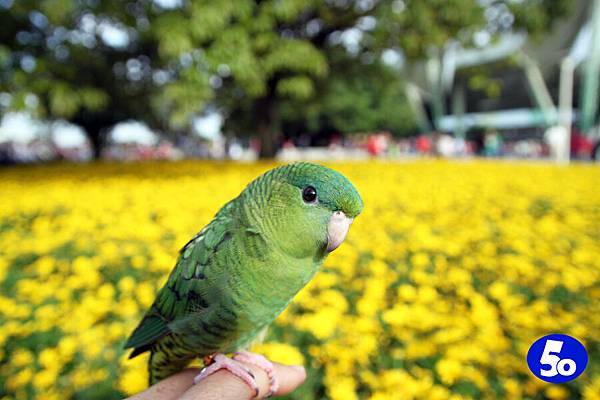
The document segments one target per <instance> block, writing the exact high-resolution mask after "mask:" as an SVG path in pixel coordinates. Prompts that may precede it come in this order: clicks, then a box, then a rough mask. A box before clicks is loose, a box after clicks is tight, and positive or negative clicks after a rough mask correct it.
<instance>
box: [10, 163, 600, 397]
mask: <svg viewBox="0 0 600 400" xmlns="http://www.w3.org/2000/svg"><path fill="white" fill-rule="evenodd" d="M270 167H272V165H271V164H260V163H259V164H253V165H237V164H232V163H208V162H180V163H160V162H156V163H143V164H130V165H127V164H120V165H118V164H96V165H55V166H49V167H24V168H14V169H4V170H0V345H1V346H0V398H6V399H8V398H17V399H27V398H38V399H66V398H82V399H96V398H97V399H110V398H120V397H121V396H124V395H126V394H131V393H135V392H137V391H139V390H141V389H143V388H144V387H145V385H146V380H147V375H146V361H147V356H146V355H144V356H141V357H138V358H136V359H134V360H127V353H126V352H124V351H123V350H122V345H123V343H124V341H125V339H126V338H127V336H128V334H129V333H130V331H131V330H132V329H133V328H134V327H135V326H136V324H137V322H138V321H139V319H140V317H141V315H142V314H143V312H144V311H145V310H146V308H147V307H148V306H149V305H150V304H151V303H152V301H153V299H154V295H155V292H156V290H157V289H158V288H159V287H160V285H161V284H162V283H163V282H164V281H165V279H166V276H167V274H168V273H169V271H170V270H171V268H172V266H173V265H174V262H175V258H176V256H177V253H178V250H179V248H180V247H181V246H182V245H183V244H185V243H186V241H187V240H188V239H189V238H190V237H191V236H192V235H193V234H195V233H196V232H197V231H198V230H199V229H200V228H202V227H203V226H204V224H205V223H207V222H208V221H209V220H210V219H211V217H212V215H214V213H215V212H216V211H217V209H218V208H219V207H220V206H221V205H223V204H224V203H225V202H226V201H227V200H229V199H231V198H232V197H234V196H235V195H237V194H238V193H239V192H240V191H241V190H242V188H243V187H244V186H245V185H246V184H247V183H248V182H249V181H250V180H251V179H253V178H254V177H256V176H257V175H258V174H260V173H261V172H263V171H265V170H266V169H268V168H270ZM334 167H335V168H336V169H338V170H340V171H341V172H343V173H344V174H346V175H347V176H348V177H349V178H350V179H351V180H352V181H353V182H355V184H356V186H357V187H358V189H359V191H360V192H361V194H362V195H363V198H364V200H365V205H366V207H365V211H364V214H363V215H361V216H360V217H359V218H358V219H357V220H356V222H355V223H354V226H353V228H352V229H351V231H350V235H349V238H348V240H347V243H346V244H345V245H343V246H341V247H340V249H338V250H337V251H335V252H334V253H332V255H331V256H330V257H329V259H328V261H327V263H326V266H325V268H324V270H323V271H322V272H320V273H319V274H318V275H317V277H316V279H315V280H314V281H313V282H311V283H310V284H309V286H308V287H307V288H306V289H305V290H303V291H302V292H301V293H300V294H299V295H298V296H297V298H296V300H295V301H294V303H293V305H292V306H290V308H289V309H288V310H286V311H285V312H284V314H282V315H281V317H280V318H279V319H278V320H277V323H276V325H275V326H274V327H273V329H272V330H271V333H270V336H269V337H268V339H267V343H266V344H263V345H261V346H258V348H257V350H259V351H262V352H264V353H265V354H267V355H268V356H269V357H271V358H273V359H275V360H280V361H282V362H288V363H304V364H305V365H306V366H307V367H308V369H309V370H308V374H309V378H308V380H307V382H306V383H305V385H303V386H302V388H301V389H300V390H299V391H297V392H296V393H295V394H294V395H293V396H292V398H298V399H313V398H314V399H320V398H331V399H340V400H352V399H357V398H360V399H363V398H364V399H378V400H380V399H413V398H414V399H417V398H419V399H420V398H422V399H425V398H427V399H468V398H483V399H493V398H509V399H516V398H530V399H542V398H553V399H561V398H564V399H573V398H585V399H599V398H600V365H599V363H598V359H599V357H600V350H599V344H598V339H599V337H598V336H599V332H600V312H599V310H600V307H599V306H600V300H599V299H600V286H599V285H598V282H599V281H600V257H599V255H600V191H599V190H598V182H600V169H598V168H597V167H594V166H581V165H579V166H571V167H565V168H559V167H554V166H548V165H537V164H509V163H503V162H484V161H474V162H462V163H461V162H443V161H421V162H411V163H380V162H369V163H356V164H339V165H335V166H334ZM551 332H560V333H566V334H570V335H573V336H575V337H577V338H578V339H579V340H581V341H582V342H583V343H584V345H585V346H586V348H587V350H588V353H589V356H590V363H589V365H588V369H587V371H586V372H585V373H584V374H583V375H582V376H581V377H580V378H578V379H577V380H576V381H574V382H571V383H569V384H566V385H551V384H546V383H544V382H541V381H539V380H537V379H536V378H535V377H533V376H532V375H531V374H530V373H529V371H528V369H527V365H526V362H525V355H526V353H527V349H528V347H529V345H530V344H531V343H532V342H533V341H534V340H535V339H537V338H538V337H540V336H542V335H544V334H547V333H551Z"/></svg>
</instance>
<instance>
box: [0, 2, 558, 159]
mask: <svg viewBox="0 0 600 400" xmlns="http://www.w3.org/2000/svg"><path fill="white" fill-rule="evenodd" d="M568 4H569V2H568V1H567V0H540V1H523V2H513V1H494V2H491V3H490V4H489V5H485V3H484V2H480V1H476V0H404V1H402V0H393V1H392V0H380V1H377V0H338V1H332V0H263V1H253V0H236V1H229V0H212V1H201V0H188V1H183V0H181V1H177V0H173V1H169V2H167V1H165V0H160V1H159V0H154V1H152V0H137V1H136V0H132V1H129V2H127V3H126V4H124V3H123V2H121V1H116V0H103V1H95V0H40V1H34V0H20V1H18V2H14V3H13V2H12V1H10V0H4V1H0V8H2V9H1V10H0V24H2V25H1V26H2V27H3V29H2V30H0V39H1V43H2V45H1V46H0V91H3V92H4V93H5V94H6V93H8V94H9V97H10V105H9V106H10V107H11V108H29V109H31V110H34V111H35V112H36V113H38V114H40V115H42V116H47V117H50V118H56V117H63V118H68V119H71V120H73V121H75V122H77V123H79V124H81V125H82V126H83V127H84V128H85V129H86V131H87V132H88V134H89V135H90V138H91V139H92V141H93V143H94V144H95V145H96V149H99V148H100V146H101V145H102V131H103V130H104V129H105V128H106V127H108V126H111V125H112V124H114V123H115V122H118V121H121V120H124V119H129V118H133V119H140V120H143V121H145V122H146V123H148V124H149V125H150V126H152V127H154V128H158V129H162V130H168V131H184V130H186V129H187V126H189V123H190V118H191V117H192V116H193V115H197V114H198V113H200V112H202V110H203V108H204V107H205V105H206V104H209V103H210V104H214V105H216V106H217V107H219V108H221V109H222V110H223V111H224V113H225V114H226V116H227V119H226V123H227V127H228V128H229V129H231V130H233V131H234V132H235V133H236V134H243V133H248V134H257V135H258V136H259V137H260V139H261V143H262V147H261V148H262V155H263V156H271V155H273V154H274V152H275V150H276V146H275V144H276V142H277V139H278V137H279V136H280V134H281V127H282V123H283V122H285V118H291V119H298V118H299V117H301V116H302V114H303V113H304V111H305V110H306V111H310V112H311V115H318V114H323V113H324V114H323V115H325V114H329V115H331V114H332V113H334V112H335V110H336V106H337V105H336V104H335V99H333V100H332V97H331V96H332V94H331V93H332V92H324V90H325V89H327V90H332V91H337V92H339V91H340V90H342V89H341V88H342V87H344V88H345V89H343V90H345V93H346V95H349V96H351V95H352V93H353V91H354V90H355V89H356V90H357V91H358V92H359V93H362V96H364V94H365V91H364V89H365V88H364V86H365V85H364V84H363V83H361V82H360V79H359V80H357V75H356V70H355V69H353V68H345V67H344V65H342V64H340V63H339V62H338V61H339V60H343V62H344V63H345V64H346V65H350V64H357V65H358V64H360V73H361V74H363V75H364V76H365V77H368V78H365V81H369V79H375V80H376V78H375V77H377V74H379V73H380V72H381V63H380V62H379V61H378V60H379V59H380V56H381V54H382V53H383V52H386V51H388V52H389V51H395V52H397V53H398V54H401V55H402V56H403V57H404V58H405V59H406V60H407V61H410V60H414V59H419V58H421V57H423V56H424V55H426V54H427V52H428V51H430V49H432V48H441V47H442V46H444V44H445V43H446V42H447V41H448V39H450V38H456V39H458V40H461V41H463V42H465V43H468V42H470V41H471V40H472V37H473V33H474V32H477V31H482V30H486V31H489V32H490V33H491V34H492V35H494V34H498V33H499V32H501V31H503V30H510V29H528V30H529V31H531V32H532V33H533V34H540V33H541V32H543V31H545V30H546V29H548V28H549V27H550V22H551V21H553V20H554V19H555V18H556V17H558V16H560V15H562V14H564V13H565V12H566V8H567V6H568ZM167 6H168V7H167ZM491 8H494V9H496V11H497V12H495V13H489V12H488V13H486V12H485V11H486V10H489V9H491ZM346 79H348V80H346ZM371 82H374V81H371ZM348 89H350V90H348ZM359 97H360V96H359ZM4 98H5V99H6V96H4ZM326 99H329V100H327V101H325V100H326ZM363 100H364V99H363ZM372 100H373V99H371V101H370V102H367V103H365V104H368V105H369V107H370V106H371V104H372ZM5 103H8V102H6V101H5ZM357 104H359V103H357ZM311 106H312V107H311ZM317 106H318V107H320V106H322V107H324V108H323V110H319V109H317V110H315V107H317ZM388 106H389V105H388ZM386 107H387V106H386ZM285 110H288V111H289V110H296V115H290V113H289V112H285ZM361 115H363V116H364V117H363V118H361V119H355V124H356V128H357V129H358V128H360V127H363V128H367V127H369V125H368V124H367V123H366V121H367V120H372V119H373V118H370V117H369V116H368V115H365V114H364V113H363V114H361ZM389 115H390V116H393V113H390V114H389ZM368 117H369V118H368ZM378 118H379V117H378ZM375 119H377V118H375ZM333 120H335V118H333V119H332V121H333ZM380 122H381V121H379V122H377V124H380V125H381V123H380ZM334 124H337V126H338V127H339V121H338V122H337V123H335V122H334ZM377 124H376V125H377ZM334 126H335V125H334ZM343 130H345V131H349V130H351V127H349V126H346V127H345V128H344V129H343Z"/></svg>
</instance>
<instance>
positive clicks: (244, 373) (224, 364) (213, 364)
mask: <svg viewBox="0 0 600 400" xmlns="http://www.w3.org/2000/svg"><path fill="white" fill-rule="evenodd" d="M210 360H211V361H210V364H209V365H207V366H206V367H204V368H202V370H201V371H200V374H198V375H197V376H196V377H195V378H194V384H197V383H199V382H200V381H202V380H203V379H206V378H207V377H209V376H210V375H212V374H214V373H215V372H217V371H219V370H221V369H226V370H227V371H229V372H231V373H232V374H233V375H235V376H237V377H238V378H240V379H241V380H242V381H244V383H245V384H246V385H248V386H249V387H250V389H252V390H253V391H254V397H257V396H258V393H259V390H258V386H257V385H256V380H255V378H254V375H253V374H252V372H250V371H249V370H248V369H247V368H246V367H244V366H243V365H241V364H240V363H239V362H238V361H236V360H232V359H231V358H229V357H226V356H224V355H223V354H215V355H214V356H213V357H211V359H210Z"/></svg>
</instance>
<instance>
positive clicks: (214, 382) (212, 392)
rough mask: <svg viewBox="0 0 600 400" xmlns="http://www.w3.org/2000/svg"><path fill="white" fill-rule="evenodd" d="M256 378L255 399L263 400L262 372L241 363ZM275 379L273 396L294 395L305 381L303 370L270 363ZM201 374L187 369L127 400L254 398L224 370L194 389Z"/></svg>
mask: <svg viewBox="0 0 600 400" xmlns="http://www.w3.org/2000/svg"><path fill="white" fill-rule="evenodd" d="M242 364H244V366H245V367H246V368H248V369H249V370H250V371H251V372H252V374H253V375H254V377H255V378H256V384H257V385H258V388H259V394H258V396H257V397H256V398H257V399H262V398H264V397H265V396H266V395H267V393H268V391H269V379H268V378H267V374H266V373H265V371H263V370H262V369H261V368H258V367H257V366H255V365H252V364H248V363H242ZM273 366H274V367H275V376H276V377H277V379H278V380H279V389H278V390H277V392H275V396H280V395H284V394H288V393H290V392H292V391H294V390H295V389H296V388H297V387H298V386H300V385H301V384H302V382H304V379H306V371H305V370H304V367H302V366H289V365H283V364H278V363H273ZM199 373H200V370H199V369H198V368H188V369H186V370H183V371H181V372H179V373H177V374H175V375H173V376H170V377H168V378H167V379H164V380H162V381H160V382H158V383H157V384H156V385H154V386H151V387H149V388H148V389H146V390H145V391H143V392H141V393H138V394H136V395H135V396H132V397H130V398H129V400H150V399H152V400H175V399H178V400H191V399H202V400H217V399H218V400H248V399H252V398H254V397H253V396H254V393H253V391H252V389H250V387H249V386H248V385H247V384H246V383H244V382H243V381H242V380H241V379H239V378H237V377H236V376H234V375H233V374H231V373H230V372H229V371H227V370H220V371H218V372H215V373H214V374H212V375H210V376H208V377H207V378H205V379H203V380H202V381H200V382H199V383H198V384H196V385H194V377H195V376H196V375H198V374H199Z"/></svg>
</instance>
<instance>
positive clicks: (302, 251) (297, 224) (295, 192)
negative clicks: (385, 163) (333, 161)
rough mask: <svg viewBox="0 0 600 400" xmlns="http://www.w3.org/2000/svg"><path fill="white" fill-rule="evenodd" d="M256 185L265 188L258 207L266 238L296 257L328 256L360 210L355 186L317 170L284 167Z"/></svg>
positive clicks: (336, 174) (327, 171)
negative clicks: (275, 241) (267, 234)
mask: <svg viewBox="0 0 600 400" xmlns="http://www.w3.org/2000/svg"><path fill="white" fill-rule="evenodd" d="M255 182H261V184H258V185H257V186H261V187H263V188H264V189H263V190H262V191H263V193H264V194H265V196H264V198H265V200H264V201H263V202H262V206H261V208H262V210H263V213H262V214H263V218H264V219H265V222H264V224H265V226H266V228H267V230H268V231H269V232H270V236H271V237H272V238H274V239H275V240H277V241H278V242H279V244H280V246H281V247H282V248H283V249H284V250H286V251H287V252H289V253H292V254H294V255H296V256H298V257H306V256H310V255H317V256H318V255H326V254H327V253H329V252H332V251H333V250H335V249H336V248H338V247H339V246H340V245H341V244H342V242H343V241H344V239H345V238H346V235H347V233H348V230H349V228H350V225H351V224H352V221H353V220H354V218H356V217H357V216H358V215H359V214H360V213H361V211H362V209H363V201H362V199H361V197H360V195H359V193H358V191H357V190H356V188H355V187H354V185H352V183H351V182H350V181H349V180H348V179H347V178H346V177H344V176H343V175H342V174H340V173H339V172H336V171H334V170H332V169H330V168H327V167H324V166H321V165H317V164H312V163H306V162H301V163H293V164H289V165H285V166H282V167H278V168H275V169H273V170H271V171H269V172H267V173H266V174H264V175H263V176H261V177H260V178H258V179H257V180H256V181H255ZM251 186H253V185H251Z"/></svg>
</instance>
